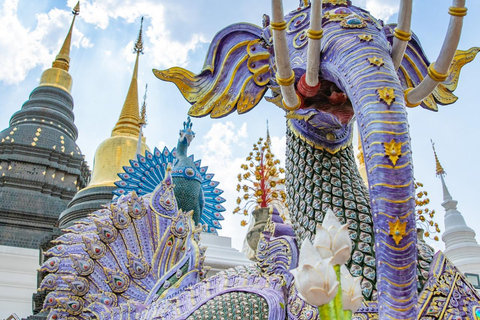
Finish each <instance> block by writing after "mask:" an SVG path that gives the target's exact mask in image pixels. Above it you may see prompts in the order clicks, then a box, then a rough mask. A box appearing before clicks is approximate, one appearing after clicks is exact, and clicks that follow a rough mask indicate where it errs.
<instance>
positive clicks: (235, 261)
mask: <svg viewBox="0 0 480 320" xmlns="http://www.w3.org/2000/svg"><path fill="white" fill-rule="evenodd" d="M200 245H202V246H203V247H207V248H208V249H207V251H206V253H205V255H206V257H205V266H209V267H210V268H211V269H210V271H208V273H207V277H210V276H213V275H214V274H216V273H217V272H220V271H222V270H225V269H228V268H233V267H236V266H240V265H242V266H245V265H248V264H251V263H252V261H250V260H248V259H247V257H246V256H245V255H244V254H243V253H241V252H240V251H238V250H237V249H235V248H232V239H231V238H229V237H222V236H216V235H213V234H210V233H202V235H201V237H200Z"/></svg>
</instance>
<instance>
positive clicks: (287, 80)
mask: <svg viewBox="0 0 480 320" xmlns="http://www.w3.org/2000/svg"><path fill="white" fill-rule="evenodd" d="M276 78H277V83H278V84H279V85H281V86H283V87H288V86H289V85H291V84H293V83H294V82H295V72H293V70H292V75H291V76H290V77H288V78H280V77H279V76H278V73H277V75H276Z"/></svg>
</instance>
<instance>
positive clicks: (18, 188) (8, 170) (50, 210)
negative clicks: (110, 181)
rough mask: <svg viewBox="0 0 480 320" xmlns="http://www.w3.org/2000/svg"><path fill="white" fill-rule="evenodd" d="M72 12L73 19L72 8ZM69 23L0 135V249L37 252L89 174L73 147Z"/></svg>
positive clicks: (75, 134)
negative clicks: (56, 50) (57, 49)
mask: <svg viewBox="0 0 480 320" xmlns="http://www.w3.org/2000/svg"><path fill="white" fill-rule="evenodd" d="M73 13H74V14H75V15H76V14H78V7H75V9H74V11H73ZM74 21H75V16H74V18H73V21H72V24H71V26H70V30H69V32H68V35H67V37H66V39H65V42H64V44H63V46H62V48H61V50H60V53H59V54H58V55H57V57H56V59H55V61H54V62H53V64H52V68H50V69H48V70H46V71H45V72H44V73H43V74H42V77H41V79H40V85H39V86H38V87H37V88H35V89H34V90H33V91H32V93H31V94H30V97H29V99H28V100H27V101H26V102H25V103H24V104H23V106H22V109H21V110H20V111H18V112H16V113H15V114H14V115H13V116H12V118H11V119H10V126H9V127H8V128H7V129H5V130H3V131H2V132H0V245H6V246H15V247H24V248H35V249H36V248H38V246H39V243H40V241H41V239H42V238H44V237H45V236H48V235H51V234H52V230H53V229H54V227H55V226H56V224H57V223H58V216H59V215H60V213H61V212H62V211H63V210H65V208H66V207H67V204H68V202H69V201H70V200H71V199H72V198H73V196H74V195H75V194H76V193H77V191H78V190H79V189H82V188H84V187H85V186H86V184H87V183H88V180H89V177H90V171H89V169H88V167H87V165H86V162H85V161H84V156H83V155H82V153H81V151H80V149H79V148H78V146H77V144H76V143H75V141H76V139H77V135H78V131H77V128H76V126H75V124H74V122H73V121H74V115H73V98H72V96H71V95H70V90H71V87H72V77H71V76H70V74H69V73H68V69H69V61H70V58H69V53H70V42H71V36H72V28H73V23H74Z"/></svg>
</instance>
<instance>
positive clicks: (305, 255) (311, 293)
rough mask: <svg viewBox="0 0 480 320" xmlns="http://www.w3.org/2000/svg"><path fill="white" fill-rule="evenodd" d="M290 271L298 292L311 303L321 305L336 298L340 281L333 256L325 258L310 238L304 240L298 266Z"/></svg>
mask: <svg viewBox="0 0 480 320" xmlns="http://www.w3.org/2000/svg"><path fill="white" fill-rule="evenodd" d="M290 272H291V273H292V274H293V276H294V278H295V287H296V289H297V291H298V293H299V294H300V296H301V297H302V299H304V300H305V301H306V302H308V303H309V304H311V305H314V306H321V305H324V304H327V303H329V302H330V301H331V300H332V299H333V298H335V295H336V294H337V291H338V286H339V282H338V281H337V275H336V272H335V270H334V268H333V264H332V257H330V258H327V259H323V258H322V256H321V255H320V253H319V252H318V251H317V250H316V249H315V247H314V246H313V245H312V243H311V242H310V240H308V239H305V240H304V241H303V243H302V246H301V249H300V257H299V262H298V268H296V269H294V270H291V271H290Z"/></svg>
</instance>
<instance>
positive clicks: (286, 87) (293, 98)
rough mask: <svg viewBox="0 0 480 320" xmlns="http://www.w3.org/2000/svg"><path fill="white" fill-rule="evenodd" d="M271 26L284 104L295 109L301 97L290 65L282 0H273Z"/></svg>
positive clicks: (277, 76)
mask: <svg viewBox="0 0 480 320" xmlns="http://www.w3.org/2000/svg"><path fill="white" fill-rule="evenodd" d="M270 26H271V28H272V31H273V43H274V49H275V63H276V65H277V75H276V78H277V82H278V84H279V85H280V90H281V91H282V96H283V106H284V107H285V109H287V110H295V109H298V108H299V107H300V105H301V99H300V97H299V96H298V95H297V92H296V91H295V85H294V83H295V73H294V72H293V70H292V67H291V65H290V54H289V53H290V52H289V49H288V45H287V37H286V35H285V29H286V28H287V23H286V22H285V20H284V18H283V4H282V0H272V22H271V23H270Z"/></svg>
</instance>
